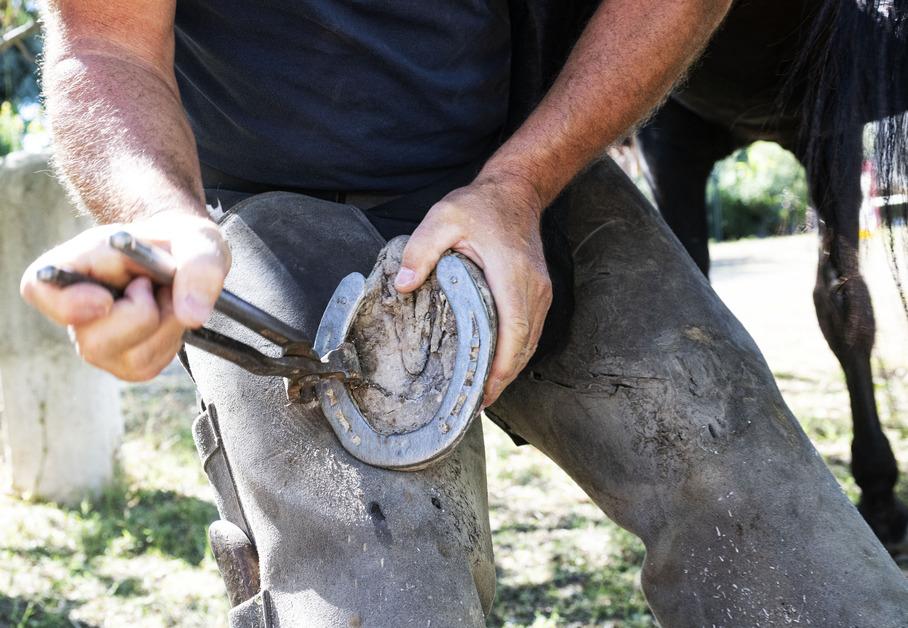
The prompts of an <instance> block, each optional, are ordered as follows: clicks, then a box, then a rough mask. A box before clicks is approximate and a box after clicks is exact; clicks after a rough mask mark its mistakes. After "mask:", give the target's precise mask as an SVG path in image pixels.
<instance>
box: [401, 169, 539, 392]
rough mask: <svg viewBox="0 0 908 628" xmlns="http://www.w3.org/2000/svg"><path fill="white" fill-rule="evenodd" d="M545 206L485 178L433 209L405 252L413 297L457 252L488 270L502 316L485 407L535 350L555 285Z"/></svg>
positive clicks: (404, 283) (523, 189)
mask: <svg viewBox="0 0 908 628" xmlns="http://www.w3.org/2000/svg"><path fill="white" fill-rule="evenodd" d="M542 209H543V208H542V206H541V203H540V201H539V198H538V195H536V194H535V192H534V191H533V190H532V189H531V188H529V187H528V186H526V185H525V184H524V183H522V182H513V181H507V180H505V179H503V178H502V179H498V178H489V177H483V176H480V178H478V179H477V180H476V181H474V182H473V183H472V184H470V185H468V186H466V187H463V188H460V189H457V190H454V191H453V192H451V193H450V194H448V195H447V196H446V197H444V198H443V199H442V200H440V201H439V202H438V203H436V204H435V206H434V207H432V209H431V210H429V213H428V214H427V215H426V217H425V218H424V219H423V221H422V223H420V225H419V227H418V228H417V229H416V231H414V232H413V235H412V236H411V237H410V241H409V242H408V243H407V247H406V249H404V256H403V261H402V264H401V269H400V272H399V273H398V275H397V279H396V281H395V287H396V288H397V290H399V291H400V292H412V291H413V290H416V289H417V288H418V287H419V286H421V285H422V284H423V282H424V281H425V280H426V278H427V277H428V276H429V273H431V272H432V270H433V269H434V268H435V265H436V264H437V263H438V260H439V259H440V258H441V256H442V255H443V254H444V253H445V251H447V250H448V249H451V250H453V251H457V252H458V253H462V254H464V255H466V256H467V257H469V258H470V259H471V260H473V261H474V262H475V263H476V264H477V265H478V266H479V267H480V268H481V269H483V271H484V273H485V277H486V281H487V282H488V283H489V288H490V289H491V290H492V296H493V297H495V306H496V309H497V310H498V342H497V345H496V349H495V358H494V360H493V362H492V370H491V373H490V374H489V380H488V382H487V383H486V387H485V399H484V400H483V405H484V406H488V405H490V404H491V403H493V402H494V401H495V400H496V399H497V398H498V395H500V394H501V391H502V390H504V388H505V386H507V385H508V384H509V383H511V381H512V380H513V379H514V378H515V377H517V375H518V373H520V371H521V370H522V369H523V367H524V366H526V363H527V362H528V361H529V359H530V357H532V355H533V353H534V352H535V351H536V344H537V343H538V342H539V335H540V334H541V333H542V326H543V323H544V322H545V315H546V313H547V312H548V309H549V305H551V303H552V284H551V281H550V280H549V275H548V271H547V270H546V265H545V257H544V256H543V253H542V240H541V239H540V235H539V217H540V215H541V212H542Z"/></svg>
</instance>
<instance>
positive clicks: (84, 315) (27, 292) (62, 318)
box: [19, 275, 114, 325]
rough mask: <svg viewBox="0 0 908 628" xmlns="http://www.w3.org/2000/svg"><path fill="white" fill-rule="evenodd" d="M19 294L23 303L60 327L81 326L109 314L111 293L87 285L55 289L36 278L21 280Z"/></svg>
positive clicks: (111, 300)
mask: <svg viewBox="0 0 908 628" xmlns="http://www.w3.org/2000/svg"><path fill="white" fill-rule="evenodd" d="M19 292H20V293H21V294H22V298H23V299H25V301H26V302H27V303H28V304H29V305H31V306H33V307H35V308H36V309H38V310H39V311H40V312H42V313H43V314H44V315H45V316H47V317H48V318H50V319H51V320H52V321H54V322H55V323H58V324H60V325H84V324H86V323H89V322H91V321H93V320H97V319H99V318H103V317H104V316H107V314H108V313H110V309H111V307H112V306H113V302H114V301H113V297H112V296H111V295H110V292H108V291H107V290H105V289H104V288H102V287H101V286H96V285H94V284H90V283H81V284H75V285H73V286H69V287H66V288H58V287H57V286H52V285H50V284H46V283H44V282H42V281H39V280H38V278H37V276H34V275H32V276H31V277H29V276H28V275H26V276H23V278H22V283H21V284H20V286H19Z"/></svg>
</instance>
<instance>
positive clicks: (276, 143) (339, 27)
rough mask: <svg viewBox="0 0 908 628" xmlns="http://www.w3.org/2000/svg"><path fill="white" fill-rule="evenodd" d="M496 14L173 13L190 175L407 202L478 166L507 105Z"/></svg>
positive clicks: (369, 9)
mask: <svg viewBox="0 0 908 628" xmlns="http://www.w3.org/2000/svg"><path fill="white" fill-rule="evenodd" d="M507 4H508V2H507V0H259V1H256V2H252V1H249V0H179V1H178V3H177V13H176V60H175V69H176V76H177V81H178V83H179V86H180V93H181V96H182V98H183V105H184V107H185V108H186V111H187V114H188V116H189V121H190V124H191V125H192V128H193V131H194V132H195V135H196V140H197V142H198V147H199V158H200V159H201V161H202V162H203V163H205V164H207V165H209V166H211V167H213V168H215V169H217V170H220V171H221V172H224V173H226V174H228V175H230V176H233V177H237V178H240V179H244V180H247V181H253V182H256V183H261V184H266V185H274V186H286V187H294V188H309V189H320V190H341V191H370V192H388V193H397V192H407V191H410V190H413V189H416V188H419V187H422V186H424V185H427V184H429V183H431V182H433V181H434V180H437V179H439V178H441V177H443V176H444V175H445V174H447V173H448V172H450V171H452V170H455V169H457V168H458V167H462V166H463V165H465V164H468V163H470V162H472V161H475V160H476V159H478V158H479V157H480V156H482V155H483V154H485V153H486V152H487V151H488V150H489V148H490V147H491V146H492V145H493V144H494V142H496V140H497V138H498V134H499V131H500V129H501V126H502V125H503V123H504V120H505V115H506V111H507V105H508V102H507V101H508V80H509V69H510V26H509V20H508V11H507Z"/></svg>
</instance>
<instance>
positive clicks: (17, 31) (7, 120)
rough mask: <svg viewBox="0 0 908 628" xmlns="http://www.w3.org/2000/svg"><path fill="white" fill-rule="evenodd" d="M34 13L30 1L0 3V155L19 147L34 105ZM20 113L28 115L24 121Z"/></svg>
mask: <svg viewBox="0 0 908 628" xmlns="http://www.w3.org/2000/svg"><path fill="white" fill-rule="evenodd" d="M37 13H38V8H37V2H35V1H34V0H0V37H2V39H0V155H4V154H6V153H8V152H10V151H12V150H17V149H18V148H20V147H21V143H22V137H23V135H24V134H25V133H26V132H27V131H28V127H29V122H30V120H31V118H32V117H34V111H35V110H36V105H37V103H38V99H39V88H38V79H37V64H36V59H37V58H38V55H39V54H40V52H41V36H40V28H39V27H38V23H37ZM23 109H26V110H29V109H30V110H31V111H32V114H31V115H29V116H26V117H27V118H28V119H26V120H23V117H22V116H21V113H22V111H23Z"/></svg>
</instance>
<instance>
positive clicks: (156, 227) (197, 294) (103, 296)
mask: <svg viewBox="0 0 908 628" xmlns="http://www.w3.org/2000/svg"><path fill="white" fill-rule="evenodd" d="M124 229H125V230H127V231H129V232H130V233H132V234H133V235H134V236H136V237H137V238H140V239H143V240H147V241H149V242H152V243H154V244H156V245H158V246H161V247H162V248H164V249H167V250H169V251H170V252H171V254H172V255H173V256H174V258H175V260H176V263H177V272H176V275H175V276H174V281H173V286H172V288H171V287H170V286H162V287H157V288H155V287H154V286H152V284H151V282H150V281H149V280H148V279H147V278H146V277H143V276H142V273H141V269H140V268H139V267H137V266H136V264H135V263H133V262H132V261H130V260H129V259H128V258H127V257H126V256H124V255H122V254H121V253H119V252H118V251H116V250H114V249H112V248H111V247H110V246H109V245H108V242H107V240H108V238H109V237H110V235H111V234H113V233H115V232H117V231H121V230H124ZM47 265H54V266H57V267H60V268H63V269H66V270H71V271H76V272H80V273H84V274H87V275H90V276H92V277H94V278H96V279H99V280H101V281H103V282H106V283H109V284H112V285H115V286H118V287H125V295H124V297H123V298H122V299H119V300H117V301H116V302H114V300H113V298H112V297H111V295H110V293H109V292H107V291H106V290H105V289H103V288H101V287H99V286H96V285H92V284H88V283H85V284H76V285H73V286H69V287H67V288H63V289H60V288H57V287H54V286H51V285H48V284H44V283H42V282H40V281H38V279H37V277H36V272H37V271H38V269H40V268H43V267H44V266H47ZM229 268H230V250H229V248H228V247H227V244H226V242H225V241H224V239H223V237H222V236H221V233H220V231H219V230H218V227H217V225H215V224H214V223H213V222H211V221H210V220H208V219H207V218H204V217H202V216H199V215H197V214H191V213H186V212H177V211H168V212H161V213H158V214H155V215H153V216H152V217H150V218H147V219H143V220H139V221H136V222H133V223H128V224H113V225H105V226H101V227H95V228H93V229H89V230H88V231H85V232H83V233H81V234H80V235H78V236H76V237H75V238H73V239H71V240H69V241H67V242H64V243H63V244H61V245H59V246H57V247H56V248H54V249H52V250H50V251H48V252H47V253H45V254H44V255H42V256H41V257H39V258H38V259H37V260H35V262H33V263H32V265H31V266H29V268H28V269H27V270H26V271H25V274H24V275H23V277H22V283H21V285H20V291H21V293H22V297H23V298H24V299H25V300H26V301H28V302H29V303H30V304H31V305H33V306H35V307H36V308H37V309H38V310H39V311H40V312H41V313H43V314H44V315H45V316H47V317H48V318H50V319H51V320H53V321H55V322H57V323H60V324H61V325H67V326H68V327H69V331H70V337H71V338H72V339H73V341H74V342H75V343H76V349H77V351H78V352H79V355H81V356H82V358H83V359H85V361H86V362H89V363H90V364H93V365H94V366H97V367H99V368H102V369H104V370H106V371H109V372H110V373H113V374H114V375H116V376H117V377H119V378H120V379H124V380H127V381H143V380H148V379H151V378H152V377H154V376H155V375H157V374H158V373H160V372H161V370H162V369H163V368H164V367H165V366H167V364H169V363H170V361H171V360H172V359H173V357H174V355H176V352H177V351H178V350H179V348H180V345H181V344H182V337H183V332H184V331H185V330H186V328H190V327H192V328H195V327H200V326H201V325H203V324H204V323H205V321H206V320H207V319H208V316H209V315H210V314H211V310H212V308H213V306H214V302H215V300H216V299H217V297H218V295H219V294H220V291H221V288H222V287H223V284H224V277H225V276H226V275H227V271H228V269H229Z"/></svg>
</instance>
